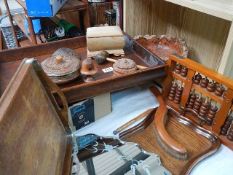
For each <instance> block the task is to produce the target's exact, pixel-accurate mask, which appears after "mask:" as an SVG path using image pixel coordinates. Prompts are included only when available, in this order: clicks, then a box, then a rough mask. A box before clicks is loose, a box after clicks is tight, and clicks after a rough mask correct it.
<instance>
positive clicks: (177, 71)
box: [174, 64, 182, 74]
mask: <svg viewBox="0 0 233 175" xmlns="http://www.w3.org/2000/svg"><path fill="white" fill-rule="evenodd" d="M181 69H182V66H181V65H180V64H176V66H175V70H174V72H175V73H177V74H180V73H181Z"/></svg>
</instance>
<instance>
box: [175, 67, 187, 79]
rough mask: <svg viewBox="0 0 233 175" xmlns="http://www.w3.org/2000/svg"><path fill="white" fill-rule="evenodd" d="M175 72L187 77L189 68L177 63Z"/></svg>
mask: <svg viewBox="0 0 233 175" xmlns="http://www.w3.org/2000/svg"><path fill="white" fill-rule="evenodd" d="M174 72H175V73H177V74H180V75H181V76H182V77H186V76H187V74H188V68H187V67H184V66H181V65H180V64H176V66H175V69H174Z"/></svg>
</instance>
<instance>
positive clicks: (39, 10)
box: [25, 0, 67, 17]
mask: <svg viewBox="0 0 233 175" xmlns="http://www.w3.org/2000/svg"><path fill="white" fill-rule="evenodd" d="M25 1H26V6H27V11H28V16H30V17H52V16H54V15H55V14H56V13H57V12H58V10H59V9H60V8H61V7H62V6H63V5H64V4H65V2H66V1H67V0H40V1H39V2H38V1H35V0H25ZM38 3H39V4H38Z"/></svg>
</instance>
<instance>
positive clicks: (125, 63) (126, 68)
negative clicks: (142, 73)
mask: <svg viewBox="0 0 233 175" xmlns="http://www.w3.org/2000/svg"><path fill="white" fill-rule="evenodd" d="M136 70H137V65H136V63H135V62H134V61H133V60H132V59H128V58H121V59H119V60H117V61H116V62H115V63H114V64H113V71H114V73H116V74H127V73H132V72H135V71H136Z"/></svg>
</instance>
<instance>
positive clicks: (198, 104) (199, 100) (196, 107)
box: [193, 96, 202, 113]
mask: <svg viewBox="0 0 233 175" xmlns="http://www.w3.org/2000/svg"><path fill="white" fill-rule="evenodd" d="M201 104H202V98H201V96H198V97H197V98H196V100H195V102H194V105H193V110H194V111H195V112H196V113H199V109H200V107H201Z"/></svg>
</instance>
